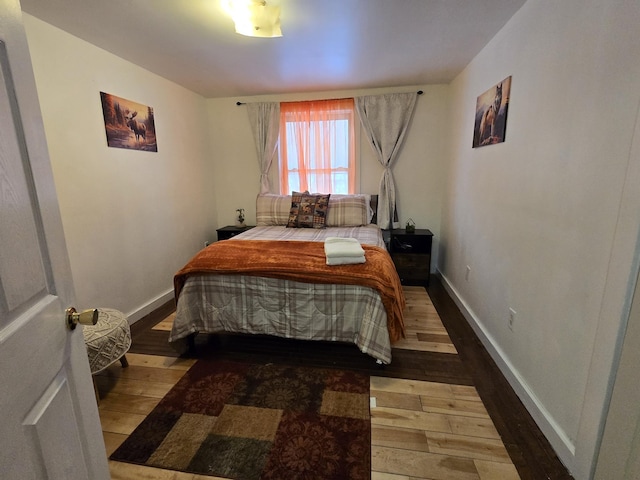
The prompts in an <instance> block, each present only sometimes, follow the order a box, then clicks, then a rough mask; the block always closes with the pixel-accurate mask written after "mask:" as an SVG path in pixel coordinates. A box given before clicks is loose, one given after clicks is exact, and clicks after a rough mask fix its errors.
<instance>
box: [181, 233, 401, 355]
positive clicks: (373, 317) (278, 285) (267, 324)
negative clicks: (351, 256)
mask: <svg viewBox="0 0 640 480" xmlns="http://www.w3.org/2000/svg"><path fill="white" fill-rule="evenodd" d="M258 228H267V229H272V228H274V227H258ZM275 228H278V227H275ZM356 228H359V227H356ZM374 228H375V230H373V232H375V233H376V234H377V235H374V239H373V241H372V243H374V242H375V243H377V241H378V240H376V238H377V237H378V236H379V237H380V242H381V235H380V232H379V229H377V227H374ZM254 230H256V229H254ZM286 230H288V231H285V232H284V233H285V234H286V235H290V234H291V230H293V229H286ZM295 230H297V231H304V232H305V233H307V232H310V233H311V230H312V229H295ZM326 230H329V232H331V233H328V232H327V231H326ZM326 230H325V231H324V234H325V235H328V236H338V235H336V232H335V231H332V230H333V229H326ZM367 230H369V229H367ZM369 231H370V232H371V230H369ZM250 232H252V231H249V232H246V233H250ZM246 233H245V234H242V235H240V236H237V237H235V239H241V237H245V239H247V238H246V237H248V235H247V236H245V235H246ZM354 233H356V232H350V233H349V234H347V235H344V234H343V236H353V234H354ZM263 238H264V237H263ZM288 240H291V238H288ZM304 240H306V241H308V239H307V238H304ZM236 243H238V242H236ZM363 244H365V242H363ZM402 301H404V298H402ZM222 331H227V332H238V333H254V334H267V335H276V336H280V337H285V338H296V339H304V340H328V341H340V342H349V343H355V344H356V345H357V346H358V347H359V348H360V350H361V351H362V352H364V353H366V354H368V355H371V356H372V357H374V358H376V359H378V360H380V361H382V362H383V363H390V362H391V342H390V336H389V330H388V326H387V311H386V310H385V307H384V304H383V302H382V299H381V297H380V295H379V293H378V292H377V291H376V290H375V289H373V288H369V287H364V286H360V285H349V284H332V283H323V284H315V283H307V282H300V281H293V280H288V279H282V278H265V277H260V276H250V275H227V274H215V275H211V274H191V275H189V276H188V277H187V278H186V280H185V281H184V283H183V284H182V285H181V290H180V295H179V299H178V306H177V311H176V319H175V321H174V325H173V329H172V332H171V335H170V339H169V340H170V342H178V341H180V340H181V339H184V338H185V337H186V336H188V335H190V334H192V333H197V332H208V333H214V332H222Z"/></svg>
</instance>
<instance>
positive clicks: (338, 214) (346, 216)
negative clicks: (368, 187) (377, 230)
mask: <svg viewBox="0 0 640 480" xmlns="http://www.w3.org/2000/svg"><path fill="white" fill-rule="evenodd" d="M370 211H371V207H370V206H369V201H368V199H367V195H360V194H355V195H332V196H331V200H330V201H329V211H328V212H327V221H326V224H327V227H359V226H361V225H368V224H369V223H371V214H370V213H371V212H372V211H371V212H370Z"/></svg>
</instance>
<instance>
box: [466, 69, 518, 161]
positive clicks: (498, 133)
mask: <svg viewBox="0 0 640 480" xmlns="http://www.w3.org/2000/svg"><path fill="white" fill-rule="evenodd" d="M510 96H511V76H508V77H507V78H505V79H504V80H502V81H501V82H498V83H497V84H495V85H494V86H493V87H491V88H490V89H489V90H487V91H486V92H484V93H483V94H482V95H479V96H478V98H477V100H476V112H475V122H474V127H473V143H472V147H473V148H477V147H484V146H486V145H495V144H497V143H502V142H504V141H505V136H506V131H507V114H508V111H509V99H510Z"/></svg>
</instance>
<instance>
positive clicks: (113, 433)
mask: <svg viewBox="0 0 640 480" xmlns="http://www.w3.org/2000/svg"><path fill="white" fill-rule="evenodd" d="M405 292H406V297H407V304H408V306H407V310H406V312H405V315H406V319H405V320H406V323H407V330H408V334H407V338H406V339H404V340H402V341H401V342H400V344H398V345H394V351H393V362H392V364H391V365H389V366H386V367H385V368H384V369H381V368H380V367H379V366H377V365H376V364H375V363H374V362H373V361H372V360H371V359H370V357H368V356H366V355H363V354H362V353H360V352H359V350H358V349H357V348H356V347H355V346H353V345H344V344H333V343H325V342H298V341H291V340H284V339H274V338H270V337H256V338H254V337H250V336H237V335H216V336H199V337H198V338H197V342H196V346H197V352H198V353H197V355H199V354H200V353H201V352H205V351H209V350H210V349H212V348H213V349H215V355H217V356H219V357H220V358H229V359H244V360H246V361H260V360H264V359H265V358H268V360H269V361H273V362H281V363H295V364H307V365H312V366H318V367H323V366H338V367H340V368H352V369H356V370H360V371H365V372H367V373H369V374H370V375H371V396H372V397H373V398H375V402H376V406H375V407H372V408H371V416H372V419H371V424H372V452H371V455H372V480H421V479H429V480H436V479H453V480H457V479H474V480H489V479H500V480H510V479H522V480H529V479H531V480H539V479H545V478H552V479H556V478H557V479H570V478H571V477H570V476H569V475H568V474H567V472H566V470H565V469H564V467H563V466H562V465H561V463H560V462H559V461H558V459H557V457H555V454H554V453H553V451H552V450H551V448H550V447H549V446H548V443H547V442H546V440H545V439H544V437H543V436H542V434H541V433H540V432H539V430H538V429H537V427H536V426H535V423H533V421H532V420H531V419H530V417H529V416H528V414H527V413H526V411H524V407H522V405H521V404H520V403H519V401H518V400H517V397H515V394H513V391H512V390H511V389H510V387H508V384H507V385H506V388H507V390H506V391H505V392H496V391H495V389H496V388H505V386H504V384H506V381H504V378H500V377H501V375H500V374H499V372H498V371H497V368H496V367H495V365H493V364H492V363H493V362H491V361H490V358H489V357H488V355H487V354H486V351H484V349H483V348H482V347H481V345H479V342H478V341H477V338H475V336H473V332H472V330H471V329H470V327H469V326H468V325H466V322H464V319H463V318H462V316H461V314H460V312H459V311H457V308H455V305H454V304H453V302H452V301H451V299H450V298H449V297H448V295H447V294H446V292H445V291H444V289H443V288H442V286H441V285H440V283H439V282H438V281H437V280H435V281H432V282H431V286H430V287H429V296H430V297H431V298H429V296H427V295H425V290H424V288H422V287H405ZM172 310H173V306H172V305H167V306H164V307H163V308H162V309H159V310H158V311H157V312H154V314H152V315H149V316H148V317H147V318H145V319H142V320H140V321H139V322H137V323H136V324H134V325H133V326H132V334H133V339H134V340H133V345H132V348H131V350H130V353H128V354H127V358H128V359H129V367H128V368H126V369H123V368H121V366H120V364H119V363H116V364H114V365H112V366H111V367H110V368H109V369H107V370H105V371H104V372H102V373H101V374H99V375H97V376H96V384H97V388H98V391H99V393H100V396H101V400H100V405H99V411H100V416H101V421H102V426H103V434H104V438H105V444H106V448H107V454H109V455H110V454H111V453H112V452H113V451H114V450H115V449H116V448H117V446H119V445H120V443H121V442H122V441H124V439H125V438H126V437H127V435H129V434H130V433H131V432H132V431H133V430H134V429H135V427H136V426H137V425H138V424H139V423H140V422H141V421H142V419H144V417H145V415H147V414H148V413H149V412H150V411H151V410H152V409H153V408H154V407H155V405H156V404H157V403H158V402H159V401H160V399H161V398H162V397H163V396H164V394H165V393H166V392H167V391H168V390H169V389H170V388H171V386H172V385H174V384H175V382H177V381H178V379H179V378H180V377H181V376H182V375H183V374H184V372H186V370H188V368H189V367H190V366H191V365H192V364H193V363H194V362H195V361H196V359H195V358H181V357H178V355H177V353H176V352H175V351H173V350H172V349H171V347H170V346H169V345H168V344H167V337H168V330H167V329H170V325H171V321H172V316H171V314H172ZM461 319H462V320H461ZM465 325H466V327H467V328H468V330H467V329H465ZM474 339H475V340H474ZM483 392H484V395H483ZM496 397H500V398H502V397H504V398H503V399H502V400H498V399H497V398H496ZM512 397H513V398H512ZM501 409H503V410H501ZM512 421H517V422H518V423H511V422H512ZM520 430H524V431H523V432H521V431H520ZM110 468H111V474H112V478H114V479H158V480H160V479H176V480H203V479H205V478H207V479H212V478H216V477H206V476H199V475H193V474H185V473H180V472H172V471H167V470H162V469H154V468H149V467H139V466H135V465H129V464H124V463H119V462H111V461H110Z"/></svg>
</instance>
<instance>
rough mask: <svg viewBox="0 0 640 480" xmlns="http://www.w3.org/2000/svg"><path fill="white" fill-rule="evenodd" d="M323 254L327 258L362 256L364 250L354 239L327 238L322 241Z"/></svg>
mask: <svg viewBox="0 0 640 480" xmlns="http://www.w3.org/2000/svg"><path fill="white" fill-rule="evenodd" d="M324 253H325V255H326V256H327V258H331V257H361V256H364V250H363V248H362V246H361V245H360V242H359V241H358V240H357V239H355V238H340V237H327V239H326V240H325V241H324ZM360 263H362V262H360Z"/></svg>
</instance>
